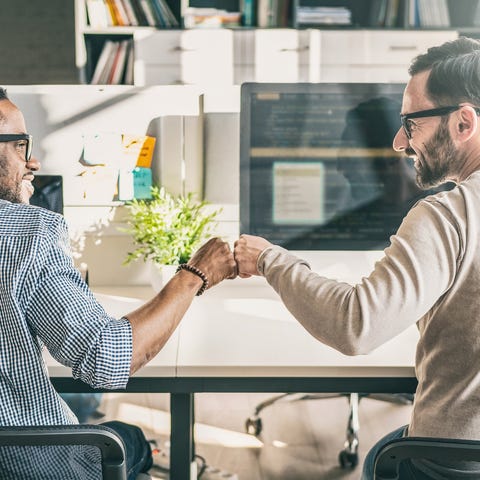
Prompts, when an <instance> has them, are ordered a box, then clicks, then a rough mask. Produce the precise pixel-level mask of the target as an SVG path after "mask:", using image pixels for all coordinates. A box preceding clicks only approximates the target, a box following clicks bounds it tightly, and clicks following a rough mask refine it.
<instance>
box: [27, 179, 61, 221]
mask: <svg viewBox="0 0 480 480" xmlns="http://www.w3.org/2000/svg"><path fill="white" fill-rule="evenodd" d="M32 183H33V187H34V188H35V191H34V193H33V195H32V197H31V198H30V203H31V204H32V205H37V206H38V207H43V208H47V209H48V210H52V211H53V212H57V213H61V214H63V177H62V176H61V175H35V178H34V180H33V182H32Z"/></svg>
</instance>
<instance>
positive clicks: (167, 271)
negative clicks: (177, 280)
mask: <svg viewBox="0 0 480 480" xmlns="http://www.w3.org/2000/svg"><path fill="white" fill-rule="evenodd" d="M177 267H178V265H159V264H158V263H153V262H150V264H149V270H150V284H151V285H152V288H153V289H154V290H155V291H156V292H159V291H160V290H161V289H162V288H163V287H164V286H165V285H166V284H167V283H168V282H169V280H170V279H171V278H172V277H173V276H174V275H175V272H176V270H177Z"/></svg>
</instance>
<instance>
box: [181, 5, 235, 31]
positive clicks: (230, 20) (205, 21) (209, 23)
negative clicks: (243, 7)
mask: <svg viewBox="0 0 480 480" xmlns="http://www.w3.org/2000/svg"><path fill="white" fill-rule="evenodd" d="M241 18H242V14H241V13H240V12H227V11H226V10H219V9H217V8H193V7H189V8H187V9H186V10H185V14H184V16H183V23H184V25H185V28H202V27H206V28H211V27H238V26H240V22H241Z"/></svg>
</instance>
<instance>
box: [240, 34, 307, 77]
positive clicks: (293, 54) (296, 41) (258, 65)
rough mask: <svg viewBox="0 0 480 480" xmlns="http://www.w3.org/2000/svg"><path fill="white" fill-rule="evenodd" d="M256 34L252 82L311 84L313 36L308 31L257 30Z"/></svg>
mask: <svg viewBox="0 0 480 480" xmlns="http://www.w3.org/2000/svg"><path fill="white" fill-rule="evenodd" d="M252 33H253V42H252V43H253V44H251V45H250V49H249V53H250V58H251V59H253V61H254V65H255V69H254V74H255V78H254V79H252V81H255V82H306V81H308V62H309V59H308V51H309V35H308V32H307V31H306V30H292V29H268V30H267V29H265V30H262V29H257V30H255V31H253V32H252ZM252 49H253V52H252ZM252 53H253V54H252Z"/></svg>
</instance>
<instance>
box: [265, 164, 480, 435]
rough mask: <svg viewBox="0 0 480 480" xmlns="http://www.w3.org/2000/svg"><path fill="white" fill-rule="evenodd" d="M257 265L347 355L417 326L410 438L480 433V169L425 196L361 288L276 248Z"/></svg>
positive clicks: (311, 327)
mask: <svg viewBox="0 0 480 480" xmlns="http://www.w3.org/2000/svg"><path fill="white" fill-rule="evenodd" d="M319 247H321V245H320V246H319ZM258 268H259V270H260V272H262V273H263V275H264V276H265V277H266V279H267V281H268V282H269V283H270V285H271V286H272V287H273V288H274V289H275V290H276V291H277V292H278V293H279V295H280V296H281V298H282V300H283V302H284V303H285V305H286V306H287V308H288V309H289V310H290V312H291V313H292V314H293V315H294V316H295V317H296V318H297V320H298V321H299V322H300V323H301V324H302V325H303V326H304V327H305V328H306V329H307V330H308V331H309V332H310V333H311V334H312V335H313V336H314V337H316V338H317V339H319V340H320V341H322V342H323V343H326V344H327V345H330V346H331V347H333V348H335V349H337V350H339V351H341V352H343V353H345V354H347V355H359V354H366V353H369V352H371V351H372V350H373V349H375V348H377V347H378V346H379V345H381V344H382V343H384V342H386V341H387V340H389V339H391V338H393V337H395V336H396V335H397V334H399V333H400V332H402V331H403V330H405V329H406V328H408V327H409V326H410V325H412V324H414V323H417V325H418V328H419V331H420V340H419V342H418V346H417V352H416V359H415V366H416V375H417V378H418V389H417V393H416V397H415V404H414V409H413V413H412V419H411V424H410V427H409V435H414V436H435V437H449V438H467V439H480V171H477V172H475V173H474V174H472V175H471V176H470V177H469V178H468V179H467V180H465V181H464V182H462V183H461V184H460V185H458V186H457V187H456V188H454V189H453V190H451V191H449V192H442V193H439V194H436V195H433V196H430V197H428V198H426V199H424V200H421V201H420V202H418V203H417V204H416V205H415V207H414V208H412V210H411V211H410V212H409V213H408V215H407V216H406V217H405V219H404V221H403V223H402V225H401V226H400V228H399V230H398V232H397V234H396V235H394V236H392V237H391V245H390V246H389V247H388V248H387V249H385V256H384V257H383V259H382V260H380V261H379V262H377V263H376V265H375V268H374V270H373V272H372V273H371V274H370V276H369V277H367V278H363V279H362V281H361V283H359V284H357V285H356V286H354V287H352V286H350V285H348V284H346V283H341V282H337V281H334V280H329V279H327V278H324V277H321V276H319V275H317V274H315V273H313V272H311V271H310V269H309V267H308V265H307V264H306V263H305V262H304V261H302V260H300V259H299V258H297V257H295V256H294V255H292V254H290V253H289V252H288V251H286V250H284V249H283V248H281V247H278V246H274V247H273V248H270V249H267V250H266V251H265V252H263V253H262V255H261V256H260V258H259V259H258Z"/></svg>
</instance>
